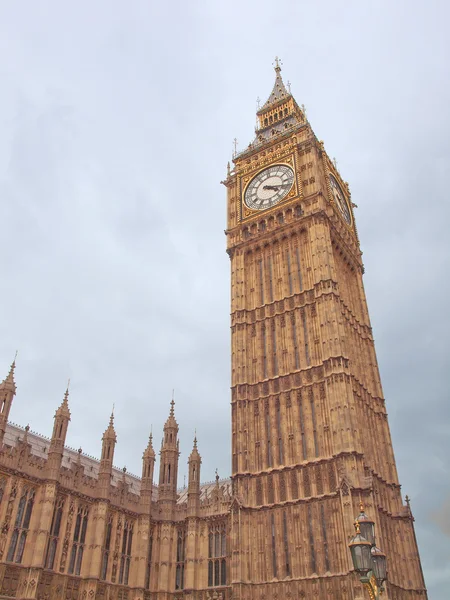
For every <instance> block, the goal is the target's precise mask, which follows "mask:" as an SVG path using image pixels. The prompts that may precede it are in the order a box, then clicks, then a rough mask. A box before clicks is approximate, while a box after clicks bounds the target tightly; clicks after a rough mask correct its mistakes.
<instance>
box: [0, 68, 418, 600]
mask: <svg viewBox="0 0 450 600" xmlns="http://www.w3.org/2000/svg"><path fill="white" fill-rule="evenodd" d="M257 117H258V126H257V129H256V136H255V139H254V140H253V142H251V143H250V144H249V145H248V147H247V148H246V149H245V150H244V151H242V152H240V153H238V154H236V155H235V156H234V159H233V165H232V167H230V165H229V166H228V170H227V176H226V179H225V180H224V181H223V182H222V183H223V184H224V186H225V188H226V191H227V219H228V223H227V229H226V236H227V252H228V255H229V257H230V265H231V366H232V369H231V378H232V379H231V427H232V436H231V440H232V442H231V443H232V448H231V456H232V464H231V477H230V479H225V480H219V478H218V477H217V478H216V482H213V483H209V484H202V480H201V464H202V460H201V455H200V451H201V448H200V447H199V448H197V440H194V443H193V448H192V452H191V454H190V456H189V460H188V464H189V475H188V485H187V487H186V488H184V489H183V490H181V491H180V490H179V488H178V486H177V483H178V480H177V473H178V460H179V443H178V436H179V426H178V423H177V420H176V413H175V406H174V403H173V401H172V403H171V405H170V406H168V417H167V421H166V423H165V425H164V431H163V437H162V444H161V450H160V466H159V476H158V485H156V484H155V483H154V481H153V480H154V476H156V474H155V473H154V465H155V451H154V449H153V443H152V438H151V437H150V440H149V442H148V446H147V447H146V448H145V449H143V457H142V476H141V478H137V477H135V476H133V475H131V474H129V473H127V472H126V471H125V470H123V471H120V470H118V469H116V468H115V467H114V466H113V460H114V450H115V445H116V433H115V430H114V418H113V415H112V416H111V419H110V422H109V425H108V427H107V428H106V430H105V432H104V434H103V438H102V452H101V456H100V459H99V460H96V459H93V458H91V457H89V456H86V455H84V454H83V453H82V451H81V450H80V451H78V452H76V451H74V450H72V449H70V448H68V447H67V446H66V443H65V442H66V435H67V430H68V427H69V421H70V408H69V393H68V391H67V392H66V394H65V395H64V397H63V400H62V403H61V405H60V406H59V408H57V410H56V413H55V417H54V427H53V433H52V436H51V439H47V438H45V437H43V436H40V435H38V434H36V433H33V432H31V431H30V430H29V428H28V427H25V428H21V427H19V426H16V425H14V424H12V423H10V422H8V417H9V413H10V409H11V406H12V403H13V402H14V396H15V391H16V385H15V379H14V378H15V372H14V371H15V362H14V363H13V364H12V366H11V369H10V371H9V373H8V375H7V377H6V378H5V379H4V381H3V382H2V383H1V385H0V409H1V411H0V598H2V599H7V598H17V599H25V598H37V599H39V600H85V599H86V600H92V599H94V598H96V599H98V600H181V599H183V600H298V599H300V600H301V599H308V600H331V599H333V600H356V599H358V598H366V597H367V595H366V594H367V590H366V589H365V588H364V587H363V585H362V584H361V583H360V581H359V579H358V577H357V575H356V574H355V572H354V571H353V565H352V559H351V555H350V552H349V548H348V543H349V539H350V538H351V537H352V535H354V527H353V523H354V520H355V518H356V517H357V516H358V513H359V512H360V508H359V507H360V503H363V504H364V506H365V510H366V512H367V514H369V515H370V516H371V517H372V518H373V520H374V521H375V523H376V531H377V545H379V546H380V547H381V548H383V550H384V552H385V553H386V555H387V557H388V584H387V592H386V596H388V597H389V599H390V600H412V599H416V600H419V599H420V600H425V599H426V598H427V592H426V589H425V583H424V578H423V574H422V570H421V563H420V557H419V552H418V547H417V542H416V538H415V533H414V525H413V516H412V514H411V511H410V508H409V505H408V503H406V504H405V503H404V502H403V499H402V495H401V491H400V485H399V481H398V476H397V471H396V465H395V458H394V452H393V447H392V442H391V436H390V432H389V425H388V420H387V413H386V407H385V401H384V398H383V391H382V386H381V382H380V375H379V371H378V366H377V358H376V353H375V348H374V341H373V336H372V329H371V325H370V319H369V313H368V309H367V304H366V297H365V293H364V287H363V272H364V267H363V263H362V260H361V251H360V246H359V239H358V232H357V229H356V225H355V221H354V214H353V207H354V205H353V204H352V200H351V196H350V190H349V186H348V184H347V183H346V182H345V181H344V180H343V179H342V177H341V175H340V173H339V172H338V170H337V168H336V166H335V164H334V163H333V162H332V161H331V160H330V159H329V157H328V155H327V152H326V150H325V148H324V145H323V142H321V141H319V140H318V139H317V137H316V136H315V134H314V132H313V130H312V128H311V125H310V123H309V122H308V120H307V118H306V115H305V112H304V110H303V109H302V107H300V106H299V105H298V104H297V102H296V101H295V99H294V98H293V96H292V95H291V93H290V90H288V89H287V88H286V87H285V85H284V83H283V80H282V76H281V68H280V66H279V64H278V62H276V66H275V84H274V87H273V90H272V92H271V94H270V96H269V98H268V100H267V102H266V103H265V104H264V105H262V107H260V108H259V110H258V112H257ZM158 441H159V440H158Z"/></svg>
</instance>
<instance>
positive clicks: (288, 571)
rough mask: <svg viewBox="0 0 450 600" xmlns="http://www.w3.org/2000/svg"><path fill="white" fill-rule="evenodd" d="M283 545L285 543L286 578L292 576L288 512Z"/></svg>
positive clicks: (284, 518) (284, 520) (284, 521)
mask: <svg viewBox="0 0 450 600" xmlns="http://www.w3.org/2000/svg"><path fill="white" fill-rule="evenodd" d="M283 543H284V560H285V567H286V577H290V576H291V561H290V557H289V543H288V528H287V519H286V512H284V513H283Z"/></svg>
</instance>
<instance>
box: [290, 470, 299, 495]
mask: <svg viewBox="0 0 450 600" xmlns="http://www.w3.org/2000/svg"><path fill="white" fill-rule="evenodd" d="M291 494H292V498H293V499H294V500H295V499H296V498H298V484H297V472H296V471H291Z"/></svg>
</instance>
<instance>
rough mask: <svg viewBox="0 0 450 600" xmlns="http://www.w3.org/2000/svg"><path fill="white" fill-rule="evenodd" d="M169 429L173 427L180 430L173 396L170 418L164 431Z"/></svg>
mask: <svg viewBox="0 0 450 600" xmlns="http://www.w3.org/2000/svg"><path fill="white" fill-rule="evenodd" d="M167 427H173V428H174V429H177V430H178V423H177V422H176V419H175V400H174V399H173V396H172V400H171V401H170V411H169V416H168V418H167V421H166V423H165V425H164V429H166V428H167Z"/></svg>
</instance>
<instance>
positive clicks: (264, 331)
mask: <svg viewBox="0 0 450 600" xmlns="http://www.w3.org/2000/svg"><path fill="white" fill-rule="evenodd" d="M261 327H262V342H263V378H264V379H266V378H267V340H266V326H265V325H264V323H263V324H262V326H261Z"/></svg>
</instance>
